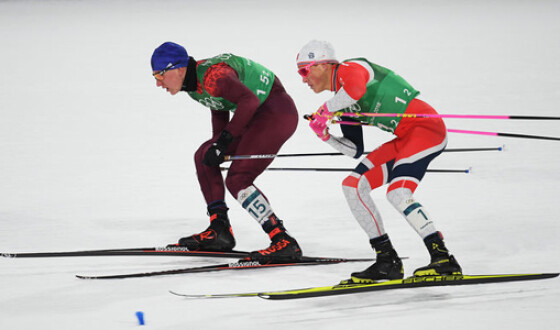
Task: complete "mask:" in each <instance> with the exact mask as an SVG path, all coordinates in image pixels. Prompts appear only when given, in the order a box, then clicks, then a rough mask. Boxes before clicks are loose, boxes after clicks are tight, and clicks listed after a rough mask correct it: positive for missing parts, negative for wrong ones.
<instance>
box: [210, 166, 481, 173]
mask: <svg viewBox="0 0 560 330" xmlns="http://www.w3.org/2000/svg"><path fill="white" fill-rule="evenodd" d="M228 169H229V167H220V170H222V171H227V170H228ZM352 170H353V169H352V168H337V167H268V168H267V169H266V171H298V172H351V171H352ZM470 171H471V168H468V169H428V170H427V171H426V172H429V173H470Z"/></svg>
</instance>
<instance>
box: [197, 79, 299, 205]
mask: <svg viewBox="0 0 560 330" xmlns="http://www.w3.org/2000/svg"><path fill="white" fill-rule="evenodd" d="M297 121H298V113H297V109H296V106H295V104H294V101H293V100H292V98H291V97H290V96H289V95H288V94H287V93H286V91H285V89H284V87H283V86H282V84H281V83H280V81H279V80H277V79H276V81H275V82H274V85H273V87H272V90H271V91H270V95H269V96H268V98H267V99H266V101H265V102H264V103H263V104H261V105H260V106H259V108H258V109H257V112H256V113H255V115H254V116H253V118H252V119H251V121H250V122H249V125H248V126H247V129H246V130H245V131H244V133H243V134H242V135H241V136H240V137H237V138H236V139H235V140H234V141H233V143H232V144H231V145H230V146H229V148H228V149H227V151H226V154H227V155H257V154H276V153H278V151H279V150H280V147H282V145H283V144H284V143H285V142H286V141H287V140H288V138H290V136H292V134H293V133H294V132H295V130H296V127H297ZM214 142H215V138H214V139H211V140H208V141H206V142H204V143H203V144H202V145H201V146H200V148H198V150H197V151H196V153H195V155H194V162H195V165H196V172H197V175H198V182H199V184H200V189H201V190H202V194H203V195H204V198H205V199H206V203H207V204H210V203H212V202H215V201H219V200H224V199H225V189H224V179H223V176H222V172H221V171H220V168H219V167H218V166H212V167H210V166H206V165H204V164H203V163H202V159H203V158H204V154H205V153H206V151H207V150H208V148H209V147H210V146H211V145H212V143H214ZM273 160H274V159H246V160H235V161H232V162H231V165H230V167H229V170H228V172H227V176H226V179H225V185H226V186H227V188H228V190H229V192H230V193H231V195H232V196H233V197H234V198H235V199H237V194H238V193H239V191H240V190H243V189H245V188H247V187H248V186H250V185H252V184H253V181H255V179H256V178H257V177H258V176H259V175H260V174H261V173H262V172H263V171H264V170H265V169H266V168H267V167H268V165H270V163H271V162H272V161H273ZM263 195H264V194H263Z"/></svg>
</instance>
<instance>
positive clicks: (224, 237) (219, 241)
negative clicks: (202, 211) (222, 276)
mask: <svg viewBox="0 0 560 330" xmlns="http://www.w3.org/2000/svg"><path fill="white" fill-rule="evenodd" d="M175 246H179V247H186V248H187V249H188V250H189V251H218V252H228V251H231V250H232V249H233V248H234V247H235V238H234V237H233V231H232V229H231V225H230V223H229V219H228V217H227V213H225V212H218V213H214V214H212V215H211V216H210V226H209V227H208V228H207V229H206V230H205V231H203V232H202V233H200V234H195V235H192V236H187V237H183V238H181V239H179V243H178V244H176V245H175Z"/></svg>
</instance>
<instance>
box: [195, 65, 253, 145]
mask: <svg viewBox="0 0 560 330" xmlns="http://www.w3.org/2000/svg"><path fill="white" fill-rule="evenodd" d="M203 85H204V88H205V89H206V91H208V93H209V94H210V95H212V96H214V97H222V98H224V99H226V100H228V101H230V102H232V103H234V104H236V105H237V109H236V110H235V113H234V115H233V116H232V118H231V121H230V122H229V123H228V124H227V125H226V126H225V127H224V128H223V129H225V130H227V131H228V132H230V133H231V135H233V137H238V136H240V135H241V134H242V133H243V131H244V130H245V127H246V126H247V124H248V123H249V121H250V120H251V118H253V115H254V114H255V112H256V111H257V108H258V107H259V104H260V101H259V99H258V98H257V96H256V95H255V94H254V93H253V92H252V91H251V90H250V89H249V88H248V87H247V86H245V85H244V84H243V83H242V82H241V81H240V80H239V78H238V76H237V72H236V71H235V70H233V69H232V68H231V67H230V66H228V65H227V64H225V63H219V64H215V65H212V66H211V67H210V68H208V70H207V71H206V73H205V75H204V79H203ZM213 127H215V126H213Z"/></svg>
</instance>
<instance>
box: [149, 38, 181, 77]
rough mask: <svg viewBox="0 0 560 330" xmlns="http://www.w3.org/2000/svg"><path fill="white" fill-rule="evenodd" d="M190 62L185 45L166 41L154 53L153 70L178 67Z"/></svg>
mask: <svg viewBox="0 0 560 330" xmlns="http://www.w3.org/2000/svg"><path fill="white" fill-rule="evenodd" d="M187 64H189V54H187V50H186V49H185V47H183V46H181V45H178V44H176V43H174V42H165V43H163V44H162V45H161V46H159V47H158V48H156V50H154V54H153V55H152V70H153V71H161V70H163V69H177V68H181V67H184V66H187Z"/></svg>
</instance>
